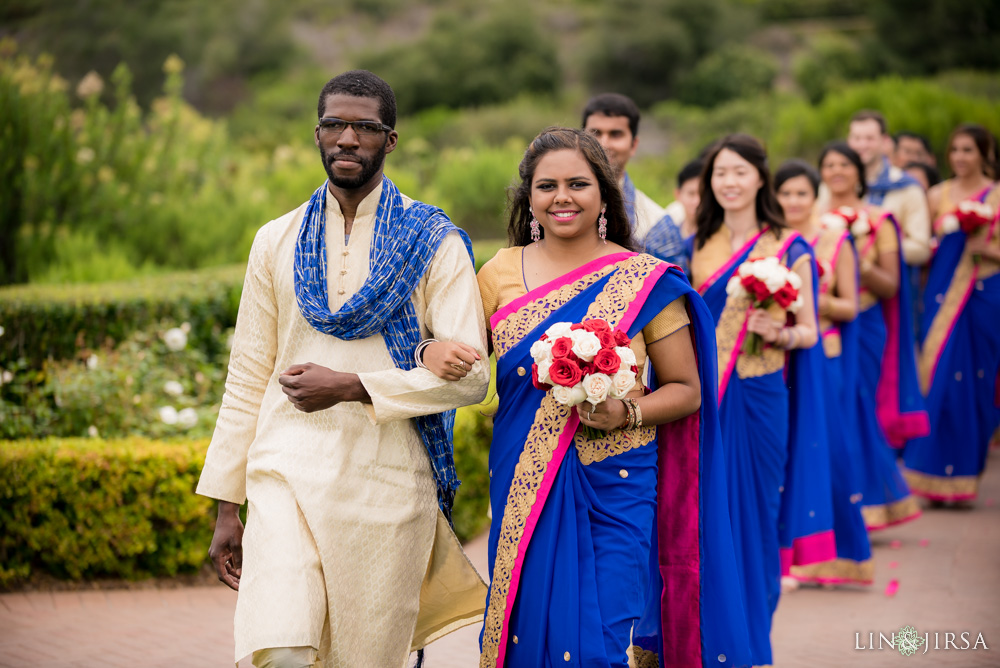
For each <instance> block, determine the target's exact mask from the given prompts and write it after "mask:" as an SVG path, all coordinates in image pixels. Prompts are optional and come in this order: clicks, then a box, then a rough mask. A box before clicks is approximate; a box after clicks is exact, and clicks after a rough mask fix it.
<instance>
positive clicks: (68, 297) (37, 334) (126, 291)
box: [0, 265, 246, 367]
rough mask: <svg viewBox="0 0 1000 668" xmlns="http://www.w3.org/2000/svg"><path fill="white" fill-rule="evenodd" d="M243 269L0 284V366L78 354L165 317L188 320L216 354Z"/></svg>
mask: <svg viewBox="0 0 1000 668" xmlns="http://www.w3.org/2000/svg"><path fill="white" fill-rule="evenodd" d="M245 271H246V265H229V266H225V267H214V268H211V269H202V270H198V271H186V272H177V273H171V274H163V275H160V276H152V277H148V278H141V279H136V280H134V281H128V282H120V283H91V284H71V285H24V286H16V287H8V288H0V327H3V335H2V336H0V367H7V366H10V365H12V364H13V363H14V362H15V361H17V360H18V359H21V358H23V359H25V360H27V362H28V364H29V366H33V367H34V366H38V365H39V364H40V363H41V362H42V360H45V359H49V358H52V359H67V358H72V357H77V356H79V353H80V351H81V350H82V349H90V350H94V349H99V348H103V347H108V345H109V344H110V345H111V346H115V345H117V344H118V343H121V342H122V341H124V340H125V339H126V338H128V336H129V335H131V334H132V333H133V332H136V331H139V330H144V329H150V328H153V327H155V326H156V324H157V323H159V322H160V321H163V320H168V321H174V322H176V323H177V325H178V326H179V325H180V324H181V323H183V322H187V323H189V324H190V325H191V331H190V333H189V334H188V339H189V341H191V344H192V345H194V346H196V347H198V348H200V349H201V350H203V351H204V352H205V353H206V354H207V355H208V356H209V358H211V357H213V356H214V355H215V354H216V353H218V352H220V351H221V350H222V346H223V345H224V344H225V342H224V341H222V340H220V338H221V337H219V333H220V332H221V331H223V330H225V329H226V328H227V327H232V326H233V325H234V324H235V323H236V312H237V310H238V308H239V300H240V294H241V293H242V290H243V274H244V273H245Z"/></svg>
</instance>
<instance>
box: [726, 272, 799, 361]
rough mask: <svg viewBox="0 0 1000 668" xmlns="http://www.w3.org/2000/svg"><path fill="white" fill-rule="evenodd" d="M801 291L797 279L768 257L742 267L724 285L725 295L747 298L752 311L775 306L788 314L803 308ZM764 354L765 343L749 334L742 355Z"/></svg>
mask: <svg viewBox="0 0 1000 668" xmlns="http://www.w3.org/2000/svg"><path fill="white" fill-rule="evenodd" d="M801 287H802V279H801V278H799V275H798V274H796V273H795V272H794V271H792V270H791V269H789V268H788V267H786V266H785V265H783V264H781V262H780V261H779V260H778V258H776V257H773V256H770V257H764V258H758V259H756V260H747V261H746V262H744V263H743V264H741V265H740V266H739V268H738V269H737V270H736V275H734V276H733V277H732V278H730V279H729V283H727V284H726V294H728V295H729V296H730V297H737V298H740V297H749V298H750V299H751V300H752V303H753V308H762V309H766V308H767V307H769V306H770V305H771V304H778V305H779V306H780V307H781V308H783V309H785V310H786V311H788V312H789V313H795V312H797V311H798V310H799V308H801V307H802V296H801V295H800V294H799V289H800V288H801ZM763 350H764V340H763V339H762V338H760V335H759V334H756V333H754V332H751V333H749V334H748V335H747V337H746V339H745V340H744V342H743V352H745V353H747V354H748V355H759V354H760V353H761V352H763Z"/></svg>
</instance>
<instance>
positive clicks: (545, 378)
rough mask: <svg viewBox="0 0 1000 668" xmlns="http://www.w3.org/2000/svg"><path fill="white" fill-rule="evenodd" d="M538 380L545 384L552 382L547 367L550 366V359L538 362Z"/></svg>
mask: <svg viewBox="0 0 1000 668" xmlns="http://www.w3.org/2000/svg"><path fill="white" fill-rule="evenodd" d="M537 364H538V382H539V383H545V384H546V385H551V384H552V378H550V377H549V367H550V366H552V360H550V359H548V360H542V361H541V362H538V363H537Z"/></svg>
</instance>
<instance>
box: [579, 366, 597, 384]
mask: <svg viewBox="0 0 1000 668" xmlns="http://www.w3.org/2000/svg"><path fill="white" fill-rule="evenodd" d="M578 364H579V367H580V379H581V380H582V379H583V378H585V377H586V376H590V375H591V374H594V373H596V372H597V369H596V368H594V363H593V362H578Z"/></svg>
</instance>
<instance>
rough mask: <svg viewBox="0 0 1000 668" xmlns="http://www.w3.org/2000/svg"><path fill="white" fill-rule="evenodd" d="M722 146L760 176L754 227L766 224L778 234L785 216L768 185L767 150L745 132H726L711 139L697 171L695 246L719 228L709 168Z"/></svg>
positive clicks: (720, 211)
mask: <svg viewBox="0 0 1000 668" xmlns="http://www.w3.org/2000/svg"><path fill="white" fill-rule="evenodd" d="M723 149H729V150H730V151H733V152H734V153H736V154H737V155H739V156H740V157H741V158H743V159H744V160H746V161H747V162H749V163H750V164H751V165H753V166H754V168H755V169H756V170H757V173H758V174H759V175H760V180H761V181H762V185H761V187H760V190H758V191H757V197H756V201H755V209H756V212H757V228H758V229H761V230H763V229H764V227H765V226H768V225H769V226H770V228H771V232H772V233H773V234H774V235H775V236H778V235H779V234H781V230H782V228H784V227H785V217H784V216H783V215H782V213H781V206H780V205H779V204H778V199H777V198H776V197H775V196H774V189H773V188H772V187H771V172H770V170H769V169H768V166H767V151H765V150H764V146H763V145H762V144H761V143H760V142H759V141H757V139H755V138H754V137H751V136H750V135H747V134H742V133H737V134H731V135H726V136H725V137H723V138H722V139H720V140H718V141H717V142H715V144H714V145H712V148H711V150H709V152H708V155H706V157H705V167H704V169H702V170H701V177H700V181H701V202H699V203H698V210H697V212H696V213H695V219H696V221H697V223H698V232H697V233H696V234H695V241H696V242H697V244H696V247H697V248H701V247H702V246H704V245H705V242H706V241H708V240H709V239H710V238H711V237H712V235H713V234H715V233H716V232H718V231H719V228H720V227H722V221H723V218H724V217H725V211H724V210H723V208H722V205H721V204H719V200H717V199H715V193H714V192H712V170H714V169H715V159H716V158H717V157H719V153H720V152H721V151H722V150H723Z"/></svg>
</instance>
